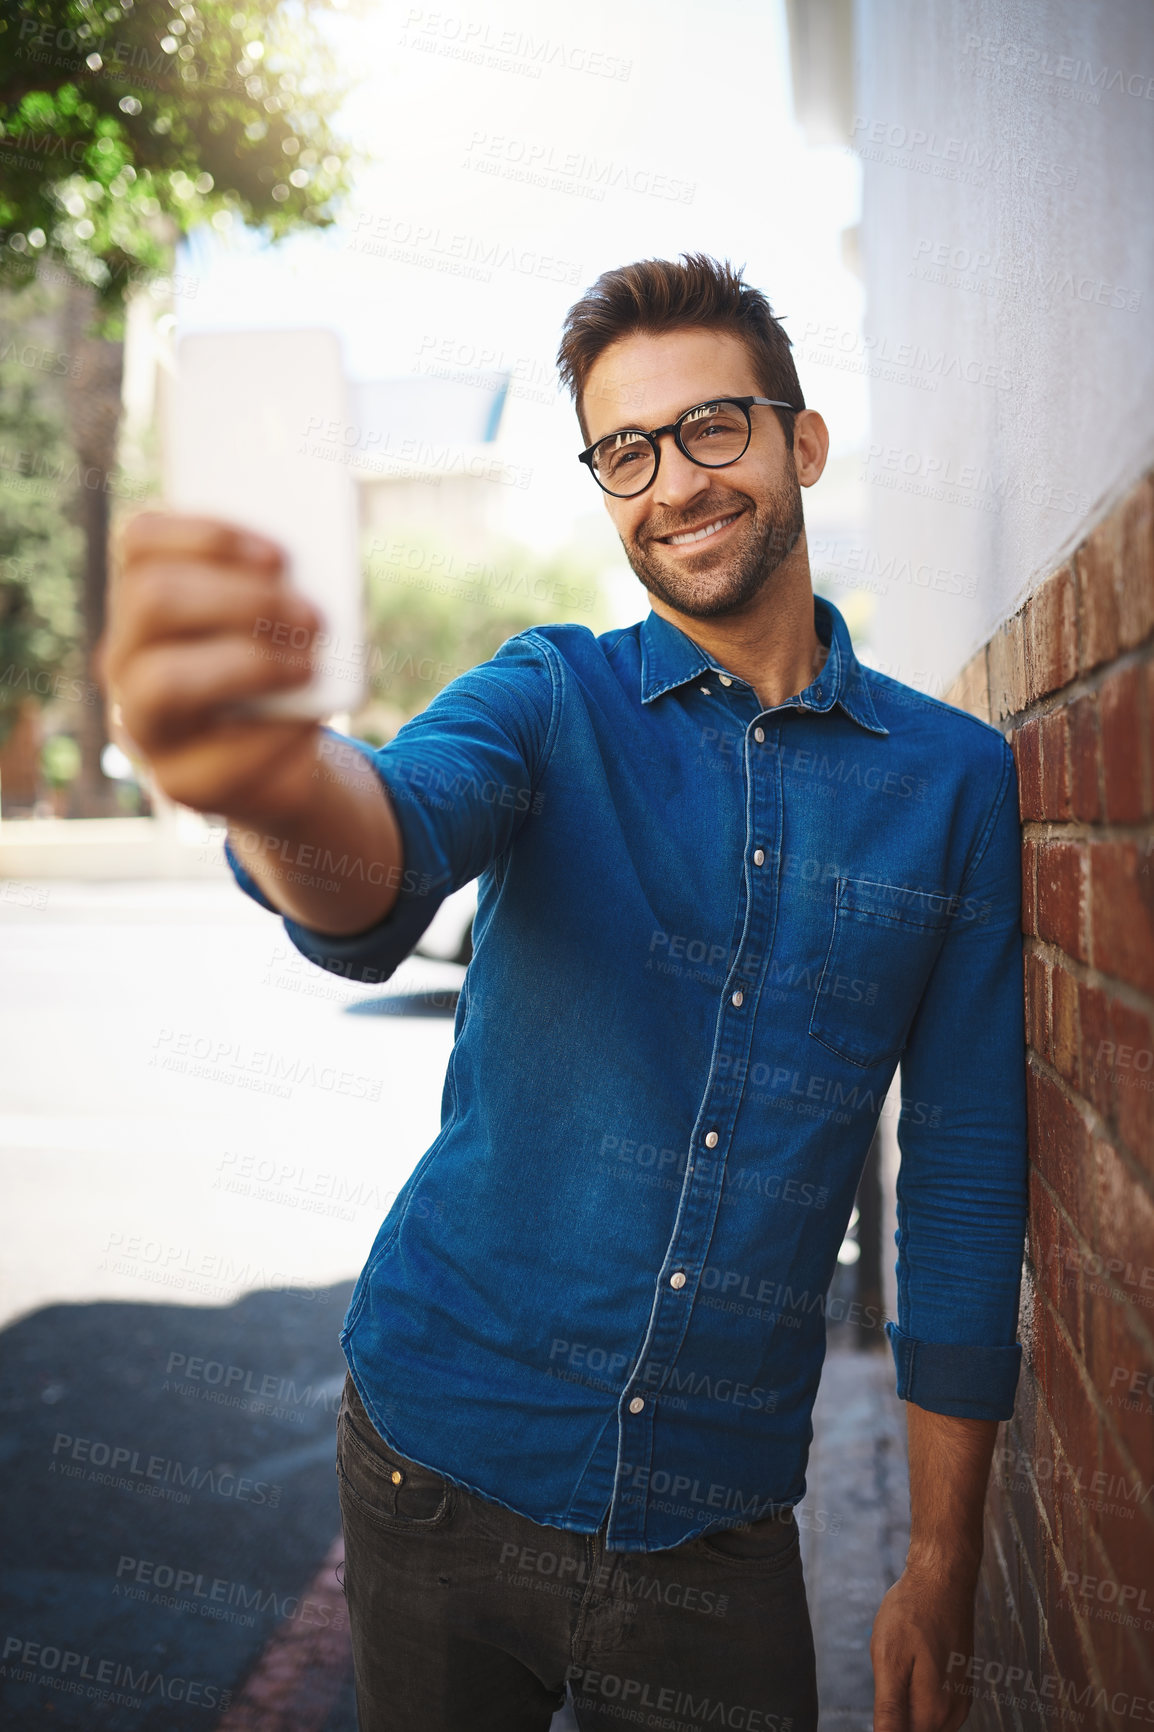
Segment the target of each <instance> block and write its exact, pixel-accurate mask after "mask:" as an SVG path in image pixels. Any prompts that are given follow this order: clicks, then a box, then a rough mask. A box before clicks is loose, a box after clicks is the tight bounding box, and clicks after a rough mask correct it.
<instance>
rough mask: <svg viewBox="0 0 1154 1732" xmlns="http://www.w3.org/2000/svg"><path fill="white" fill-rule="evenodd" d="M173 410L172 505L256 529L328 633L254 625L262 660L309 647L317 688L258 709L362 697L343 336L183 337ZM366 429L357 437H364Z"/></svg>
mask: <svg viewBox="0 0 1154 1732" xmlns="http://www.w3.org/2000/svg"><path fill="white" fill-rule="evenodd" d="M165 385H166V388H165V391H164V402H163V405H162V428H163V435H162V436H163V450H164V489H165V497H166V502H167V504H168V505H169V507H170V508H171V509H172V510H173V511H174V512H177V513H180V514H181V515H195V516H198V517H204V518H211V519H215V520H218V521H221V522H224V523H229V524H232V525H235V526H236V527H237V528H239V529H249V530H253V531H255V532H256V533H257V534H258V535H263V536H265V537H267V538H268V540H270V541H272V542H274V543H275V544H276V546H277V547H278V548H280V549H281V550H282V552H283V555H284V567H283V575H284V578H285V580H286V581H287V583H288V585H289V586H290V587H291V588H292V590H293V591H295V592H296V593H297V594H299V595H300V596H301V597H303V598H304V599H305V600H306V601H308V602H310V603H311V604H312V607H313V608H314V610H315V611H316V613H317V615H318V616H319V622H320V628H319V631H318V632H317V634H316V637H315V640H314V641H313V642H312V643H311V644H309V645H307V646H306V643H305V641H304V639H303V637H302V636H301V630H300V628H297V630H296V632H295V635H293V636H286V635H285V634H286V631H287V630H288V628H287V627H286V625H285V622H284V621H283V620H281V621H276V620H273V619H272V618H268V619H257V620H256V621H254V626H253V630H254V638H253V654H254V656H255V657H258V658H263V659H265V660H269V661H273V662H275V661H277V660H278V659H280V660H284V659H287V658H290V657H292V656H294V655H295V656H296V657H297V658H298V664H299V657H300V655H301V653H302V652H303V651H304V650H305V649H306V647H307V648H308V649H309V650H311V653H312V658H313V673H312V677H311V679H310V680H309V682H308V684H307V685H303V686H302V685H298V686H296V687H294V688H292V689H286V690H280V691H272V690H270V691H266V692H265V693H263V694H262V695H260V696H258V697H254V698H253V699H252V700H251V702H252V706H253V713H261V714H265V715H282V716H302V717H304V716H311V717H316V718H323V717H326V716H331V715H334V714H337V713H339V712H343V711H348V710H353V709H355V708H356V707H357V705H358V704H359V702H360V700H361V697H362V695H363V671H362V669H363V629H362V604H361V578H360V565H359V558H358V546H357V540H358V504H357V491H356V482H355V480H354V477H353V473H352V470H351V468H350V466H349V462H348V459H349V455H350V449H349V444H348V432H349V427H350V423H349V415H348V396H347V389H346V385H345V378H344V371H343V366H342V361H341V352H340V345H339V343H338V340H337V338H336V336H335V334H334V333H333V332H331V331H323V330H312V331H210V332H196V333H193V334H190V335H188V336H186V337H183V338H182V339H181V340H180V342H179V344H178V346H177V351H176V371H175V375H174V376H173V377H172V378H171V379H168V380H166V382H165ZM354 432H355V430H354Z"/></svg>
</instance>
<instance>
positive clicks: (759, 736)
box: [753, 728, 765, 746]
mask: <svg viewBox="0 0 1154 1732" xmlns="http://www.w3.org/2000/svg"><path fill="white" fill-rule="evenodd" d="M753 737H754V739H755V740H756V741H757V743H758V745H759V746H760V745H762V744H763V742H764V740H765V729H764V728H754V730H753Z"/></svg>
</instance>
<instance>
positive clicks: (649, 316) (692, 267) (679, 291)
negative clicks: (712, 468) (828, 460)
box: [557, 253, 805, 451]
mask: <svg viewBox="0 0 1154 1732" xmlns="http://www.w3.org/2000/svg"><path fill="white" fill-rule="evenodd" d="M695 325H703V326H706V327H709V328H711V329H713V330H721V331H732V332H733V334H734V336H736V337H740V338H741V340H742V342H743V343H744V344H745V346H746V348H747V349H748V351H749V353H750V356H751V357H752V359H753V364H754V367H755V369H756V372H757V381H758V384H759V385H760V386H761V389H762V391H763V392H764V394H765V395H766V396H767V397H780V398H782V399H783V400H784V401H785V402H787V403H794V404H796V405H797V407H798V408H799V409H804V408H805V398H804V397H803V396H802V394H801V385H800V384H799V383H798V377H797V369H796V367H795V366H794V364H793V356H792V355H791V354H790V349H791V347H792V344H791V343H790V340H789V338H788V337H787V336H786V334H785V332H784V330H783V329H782V327H781V325H780V324H779V323H778V320H777V319H776V318H775V316H774V312H773V308H772V307H771V306H770V304H769V302H768V300H767V299H766V297H765V296H764V295H763V294H762V292H761V290H760V289H754V288H750V287H749V285H748V284H747V283H744V282H743V281H742V277H741V271H740V270H737V269H735V268H734V266H733V265H731V264H730V263H729V261H728V260H726V261H725V263H724V264H721V263H719V262H718V261H717V260H716V259H711V258H710V257H709V256H708V254H706V253H682V255H681V261H680V263H676V264H675V263H674V262H673V260H672V259H642V260H640V261H639V262H638V263H637V264H632V265H622V266H620V268H619V269H617V270H615V271H603V272H602V274H601V276H599V277H598V279H597V281H596V282H595V283H594V284H593V287H592V288H591V289H588V290H586V292H585V294H584V295H582V297H581V299H580V300H579V301H577V302H576V304H575V305H574V306H572V307H570V309H569V311H568V313H567V314H566V317H565V325H564V329H563V332H562V336H561V346H560V348H559V349H558V351H557V371H558V373H559V374H560V377H561V383H562V384H563V385H564V386H565V387H566V388H567V389H568V390H569V391H570V393H571V394H572V397H573V401H574V403H575V405H576V408H577V419H578V421H579V422H580V423H581V431H582V433H583V434H584V436H585V437H586V438H588V437H589V430H588V428H587V427H586V424H585V417H584V415H583V414H582V409H581V397H582V393H583V392H584V390H585V384H586V381H587V379H588V377H589V373H590V370H591V368H592V366H593V363H594V362H595V361H596V360H597V359H598V357H599V356H600V355H602V354H603V353H604V351H605V350H606V349H607V348H608V347H609V346H610V344H611V343H615V342H617V340H618V339H619V338H621V337H629V336H632V335H633V334H634V333H635V332H639V331H646V332H653V333H656V334H660V333H663V332H666V331H680V330H685V329H687V328H689V327H692V326H695ZM774 414H775V415H777V416H778V417H779V419H780V421H781V424H782V427H783V428H784V430H785V442H786V446H787V447H788V449H789V450H791V451H792V449H793V423H794V416H793V414H792V412H791V411H790V410H788V409H775V410H774Z"/></svg>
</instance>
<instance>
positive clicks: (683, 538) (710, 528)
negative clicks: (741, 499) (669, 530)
mask: <svg viewBox="0 0 1154 1732" xmlns="http://www.w3.org/2000/svg"><path fill="white" fill-rule="evenodd" d="M737 515H738V513H737V512H736V511H735V512H733V513H732V515H731V516H729V517H719V518H718V519H717V522H716V523H707V524H706V526H705V528H704V529H694V530H691V531H690V532H689V534H688V535H671V536H670V537H669V545H670V547H684V546H685V545H686V543H687V542H690V541H704V540H705V537H706V536H707V535H716V533H717V531H718V530H719V529H724V528H725V525H726V524H727V523H732V522H733V519H734V518H735V517H736V516H737Z"/></svg>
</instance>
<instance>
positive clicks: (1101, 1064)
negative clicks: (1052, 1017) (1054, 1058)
mask: <svg viewBox="0 0 1154 1732" xmlns="http://www.w3.org/2000/svg"><path fill="white" fill-rule="evenodd" d="M1113 1002H1114V1001H1113V1000H1112V999H1111V998H1110V997H1109V996H1108V995H1107V994H1106V993H1105V992H1103V991H1102V988H1101V987H1100V986H1088V985H1087V984H1086V982H1085V981H1081V980H1080V981H1079V982H1078V1028H1079V1032H1080V1035H1081V1061H1080V1064H1079V1069H1078V1092H1079V1094H1081V1095H1084V1096H1085V1098H1086V1100H1088V1101H1090V1102H1092V1103H1093V1105H1094V1106H1096V1107H1097V1109H1098V1111H1099V1112H1100V1113H1101V1114H1102V1117H1103V1118H1107V1119H1109V1118H1112V1117H1113V1112H1114V1088H1113V1083H1114V1064H1113V1056H1114V1055H1113V1046H1114V1041H1115V1036H1114V1032H1113V1029H1112V1027H1111V1024H1110V1009H1111V1006H1112V1004H1113Z"/></svg>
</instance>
